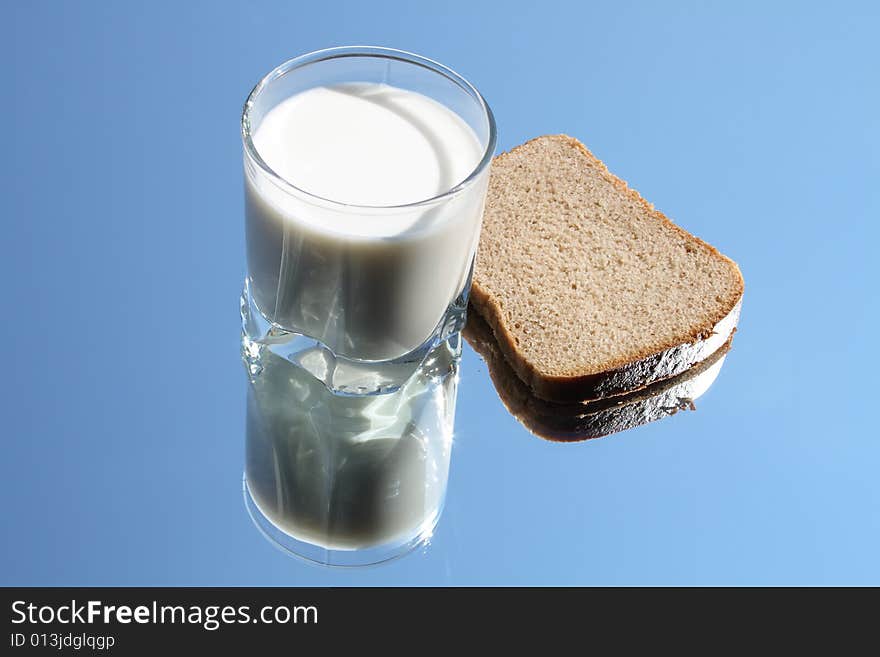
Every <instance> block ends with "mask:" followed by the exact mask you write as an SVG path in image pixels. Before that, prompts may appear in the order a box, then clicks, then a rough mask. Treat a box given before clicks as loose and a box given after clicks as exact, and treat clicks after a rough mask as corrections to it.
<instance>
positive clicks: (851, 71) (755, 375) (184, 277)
mask: <svg viewBox="0 0 880 657" xmlns="http://www.w3.org/2000/svg"><path fill="white" fill-rule="evenodd" d="M612 11H615V12H617V13H612ZM464 15H466V16H468V17H469V18H468V20H467V21H462V20H461V16H464ZM560 16H562V17H563V19H560ZM6 17H7V19H8V21H7V23H5V24H4V25H5V26H6V27H7V32H8V35H7V38H5V39H2V40H0V52H2V55H3V59H4V61H6V62H9V63H10V65H9V66H6V67H5V68H4V69H3V73H2V75H3V80H4V83H5V84H4V87H3V88H4V89H5V90H6V93H7V94H10V95H12V96H13V98H12V99H11V100H10V102H9V103H8V110H9V113H10V116H9V119H8V124H9V125H10V126H13V127H14V129H10V130H9V131H8V134H7V141H8V144H9V148H8V149H7V152H6V157H4V158H3V160H2V162H0V167H2V172H0V173H2V180H3V181H4V184H5V187H4V194H3V196H2V198H3V213H2V217H3V227H4V240H3V257H2V258H0V269H2V273H3V275H4V280H5V281H6V283H7V286H6V297H5V300H4V301H5V304H4V308H5V309H6V321H4V322H3V323H0V332H2V339H3V344H4V346H5V350H4V358H5V361H4V362H5V369H4V372H5V376H4V377H3V380H2V386H3V390H2V398H0V399H2V402H0V403H2V419H3V423H2V430H0V431H2V437H3V441H4V448H5V450H6V451H5V454H4V458H3V459H0V482H2V483H0V486H2V492H3V495H4V499H5V500H6V504H5V507H4V513H3V530H2V531H3V539H4V540H3V541H2V543H0V556H2V559H0V563H2V564H3V565H2V568H0V582H2V583H3V584H46V585H48V584H70V585H74V584H106V585H114V584H115V585H128V584H131V585H135V584H142V585H163V584H192V585H211V584H217V585H222V584H229V585H235V584H240V585H247V584H254V585H297V584H299V585H340V584H348V585H361V584H372V585H382V584H396V585H409V584H438V585H443V584H615V583H618V584H619V583H625V584H637V583H649V584H660V583H673V584H678V583H681V584H713V583H731V584H761V583H786V584H798V583H817V584H831V583H874V584H880V562H878V560H877V558H876V555H877V554H878V553H880V514H878V512H877V510H878V508H880V477H878V467H880V442H878V440H877V438H876V435H877V429H876V419H875V416H876V413H875V411H874V408H875V407H876V402H875V399H874V397H875V393H874V392H873V391H874V383H875V382H874V378H875V377H874V376H873V374H874V369H875V368H874V367H873V366H872V362H873V359H874V356H873V354H874V353H875V352H876V332H877V331H876V327H877V324H878V319H880V318H878V304H877V303H876V299H877V290H876V288H877V278H878V277H877V271H876V256H875V254H874V252H875V251H876V245H877V243H878V238H880V229H878V222H877V218H878V217H880V188H878V185H877V180H878V179H880V168H878V167H880V160H878V155H877V154H878V152H880V123H878V117H880V90H878V89H877V85H875V84H870V83H869V81H873V80H875V79H876V70H875V69H876V62H877V61H878V59H880V51H878V46H877V44H876V39H875V35H874V31H875V30H874V25H876V24H877V21H878V14H877V9H876V8H873V7H872V6H870V5H868V4H865V5H864V6H858V5H856V4H848V5H847V7H846V8H844V7H843V6H840V7H837V6H835V7H826V6H822V7H815V6H814V7H805V6H799V7H798V9H797V11H793V10H792V8H791V7H782V6H780V7H778V8H775V7H770V6H766V5H765V4H760V3H754V4H753V5H752V6H746V5H738V6H737V8H731V9H728V10H725V13H721V11H720V10H719V9H711V8H706V7H703V6H696V5H694V6H688V7H686V8H685V7H682V8H681V9H678V10H676V9H670V8H668V7H661V6H659V5H658V6H656V7H654V4H653V3H644V4H643V5H642V6H640V7H638V8H636V7H635V6H630V7H628V8H622V9H613V8H612V7H611V5H609V6H608V7H607V8H605V9H572V8H565V7H563V6H562V5H559V6H554V5H553V4H552V3H550V4H548V3H542V4H540V5H535V4H534V3H523V4H522V5H521V6H518V7H516V8H513V7H511V9H510V10H509V11H505V12H503V13H501V14H498V13H497V10H496V9H493V8H492V7H491V6H489V5H487V6H486V8H483V7H482V5H477V4H475V3H466V4H455V3H453V5H448V4H447V5H444V6H439V5H438V6H437V7H436V8H432V9H424V10H422V9H419V8H416V5H415V4H413V3H399V4H397V5H391V4H383V3H378V4H377V3H369V4H366V5H362V4H360V3H345V4H344V6H342V5H332V6H331V5H322V6H311V5H309V6H306V5H301V6H295V5H292V4H291V3H281V2H278V3H259V4H257V5H251V4H248V5H244V4H243V5H241V7H232V6H227V5H222V4H220V3H218V4H216V5H212V9H211V11H210V12H206V11H204V10H199V9H197V8H195V7H192V8H190V7H174V8H172V7H171V5H167V8H161V7H156V6H154V5H150V6H149V7H147V6H142V7H138V8H136V9H126V8H124V7H118V6H116V5H115V4H114V3H101V4H100V5H99V4H97V3H95V4H94V5H88V6H86V5H80V4H76V5H74V4H63V3H57V5H56V6H55V7H54V8H53V9H52V11H51V12H50V11H46V10H43V9H41V6H40V5H33V4H29V3H13V4H10V6H9V8H8V10H7V12H6ZM585 26H600V27H601V29H590V30H588V31H587V28H585ZM585 35H588V38H587V36H585ZM744 35H747V37H748V44H749V46H748V47H746V48H744V47H743V38H744ZM359 41H360V42H373V43H382V44H387V45H392V46H397V47H401V48H406V49H411V50H416V51H419V52H423V53H426V54H428V55H430V56H432V57H434V58H436V59H438V60H440V61H443V62H445V63H448V64H449V65H450V66H452V67H453V68H455V69H456V70H458V71H460V72H461V73H462V74H463V75H465V76H466V77H467V78H468V79H470V80H472V81H473V82H474V83H475V84H476V85H477V86H478V87H479V88H480V90H481V91H482V92H483V93H484V95H485V96H486V98H487V100H488V101H489V102H490V103H491V104H492V108H493V110H494V111H495V114H496V119H497V120H498V124H499V127H500V142H499V151H503V150H508V149H510V148H511V147H512V146H515V145H516V144H518V143H520V142H522V141H524V140H526V139H528V138H530V137H533V136H535V135H538V134H542V133H550V132H561V131H565V132H568V133H570V134H572V135H574V136H576V137H579V138H581V139H582V140H583V141H584V142H585V143H586V144H587V145H588V146H589V148H590V149H591V150H592V151H593V152H594V153H595V154H596V155H597V156H598V157H600V158H602V159H603V160H604V161H605V162H606V164H607V165H608V166H609V168H610V169H611V171H613V172H614V173H616V174H618V175H619V176H620V177H622V178H623V179H625V180H627V181H628V182H629V183H630V184H631V185H632V186H633V187H635V188H636V189H638V190H639V191H640V192H641V193H642V194H643V195H644V196H645V198H647V199H649V200H650V201H652V202H653V203H655V204H656V206H657V207H658V208H659V209H661V210H662V211H663V212H664V213H666V214H668V215H669V216H670V217H671V218H673V219H674V220H676V221H677V222H679V223H680V224H681V225H683V226H684V227H685V228H687V229H689V230H691V231H692V232H694V233H695V234H697V235H698V236H700V237H702V238H704V239H706V240H707V241H709V242H710V243H712V244H713V245H715V246H717V247H718V248H719V249H721V250H722V252H724V253H726V254H728V255H730V256H731V257H733V258H734V259H736V260H737V261H738V263H739V264H740V266H741V268H742V271H743V274H744V276H745V280H746V293H745V298H744V302H743V314H742V319H741V320H740V323H739V330H738V332H737V334H736V337H735V339H734V343H733V349H732V351H731V353H730V354H729V356H728V357H727V360H726V361H725V363H724V367H723V369H722V370H721V372H720V374H719V376H718V378H717V380H716V381H715V383H714V384H713V385H712V387H711V388H710V389H709V390H708V391H707V392H706V393H705V394H704V395H703V396H702V397H701V398H700V399H699V401H698V403H697V409H698V410H697V411H696V412H691V411H688V412H679V413H677V414H675V415H674V416H672V417H669V418H667V419H664V420H662V421H659V422H655V423H651V424H648V425H645V426H642V427H639V428H635V429H632V430H631V431H627V432H625V433H622V434H617V435H615V436H612V437H609V438H602V439H599V440H593V441H587V442H585V443H578V444H556V443H550V442H547V441H543V440H540V439H537V438H535V437H534V436H532V435H531V434H529V433H528V432H527V431H526V430H525V429H523V428H522V426H521V425H520V424H519V423H518V422H517V421H516V420H514V419H513V418H512V417H511V416H510V414H509V413H508V412H507V411H506V410H505V408H504V406H503V405H502V404H501V402H500V401H499V399H498V397H497V395H496V393H495V390H494V388H493V386H492V384H491V382H490V381H489V378H488V376H487V370H486V367H485V365H484V364H483V363H482V361H480V360H479V359H478V358H477V357H476V356H475V355H474V353H473V351H472V350H471V349H470V347H467V346H465V349H464V353H463V357H462V365H461V375H460V382H459V394H458V404H457V408H456V425H455V434H454V437H453V445H452V454H451V461H450V476H449V484H448V490H447V496H446V506H445V510H444V512H443V515H442V517H441V520H440V522H439V524H438V526H437V530H436V532H435V534H434V536H433V538H432V540H431V543H430V545H429V546H428V547H427V548H420V549H419V550H417V551H415V552H413V553H411V554H408V555H407V556H405V557H403V558H401V559H398V560H395V561H393V562H390V563H388V564H385V565H380V566H376V567H371V568H366V569H358V570H350V569H346V570H331V569H326V568H321V567H317V566H312V565H309V564H306V563H303V562H301V561H298V560H295V559H292V558H290V557H289V556H287V555H285V554H283V553H282V552H280V551H278V550H276V549H274V548H273V547H272V546H271V545H270V544H269V542H267V541H266V540H265V538H264V537H263V536H262V535H261V534H260V533H259V532H258V531H257V530H256V529H255V527H254V526H253V523H252V522H251V520H250V518H249V517H248V514H247V512H246V510H245V508H244V504H243V501H242V495H241V474H242V471H243V468H244V464H245V431H246V391H247V377H246V375H245V372H244V369H243V367H242V365H241V361H240V359H239V355H238V340H239V320H238V304H237V299H238V294H239V291H240V286H241V281H242V279H243V277H244V235H243V230H242V226H241V213H242V204H243V191H242V188H241V161H240V156H241V143H240V140H239V135H238V119H239V115H240V110H241V103H242V100H243V97H244V95H245V94H246V93H247V91H248V90H249V89H250V88H251V87H252V86H253V84H254V83H255V82H256V80H257V79H258V78H259V77H260V76H261V75H262V74H263V73H264V72H265V71H266V70H267V68H269V67H271V66H273V65H274V64H275V63H277V62H279V61H282V60H283V59H285V58H286V57H289V56H291V55H293V54H296V53H299V52H305V51H307V50H312V49H316V48H320V47H325V46H327V45H331V44H336V43H353V42H359ZM524 43H528V44H530V47H528V48H526V47H524V45H523V44H524ZM59 53H63V54H64V56H63V57H60V56H59Z"/></svg>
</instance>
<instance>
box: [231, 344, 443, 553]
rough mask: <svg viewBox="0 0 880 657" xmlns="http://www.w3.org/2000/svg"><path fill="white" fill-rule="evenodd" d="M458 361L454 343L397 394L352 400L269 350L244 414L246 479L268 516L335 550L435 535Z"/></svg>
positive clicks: (289, 531)
mask: <svg viewBox="0 0 880 657" xmlns="http://www.w3.org/2000/svg"><path fill="white" fill-rule="evenodd" d="M459 355H460V342H459V341H458V338H453V339H452V340H451V341H450V342H449V343H443V344H441V346H440V347H438V348H436V349H435V350H434V352H433V353H432V354H431V356H429V358H428V360H427V361H426V363H425V364H424V365H423V366H422V368H420V369H419V370H418V371H417V372H416V374H415V375H414V376H413V377H412V378H411V379H410V380H409V381H408V382H407V383H406V384H405V385H404V386H403V387H402V388H401V389H400V390H399V391H397V392H395V393H392V394H387V395H377V396H371V397H347V396H340V395H334V394H333V393H331V392H329V391H328V390H327V388H326V387H324V385H323V384H321V383H320V382H319V381H317V380H316V379H315V378H314V377H313V376H311V375H310V374H308V373H306V372H305V371H304V370H302V369H300V368H298V367H297V366H296V365H293V364H292V363H290V362H288V361H286V360H284V359H283V358H280V357H278V356H276V355H274V354H272V353H271V352H268V353H267V354H266V356H265V358H264V360H263V368H262V371H260V372H259V373H258V374H256V375H252V376H251V385H250V387H249V392H248V413H247V463H246V470H245V476H246V480H247V486H248V490H249V492H250V494H251V496H252V498H253V500H254V502H255V503H256V505H257V507H258V508H259V510H260V511H261V512H262V514H263V515H264V516H266V517H267V518H268V520H269V521H271V522H272V524H274V525H275V526H276V527H277V528H279V529H280V530H282V531H283V532H284V533H286V534H288V535H290V536H293V537H294V538H296V539H298V540H300V541H304V542H306V543H310V544H313V545H317V546H319V547H322V548H326V549H333V550H352V549H364V548H371V547H376V546H383V545H389V544H397V543H406V542H408V541H410V540H412V539H414V538H416V537H418V536H419V535H421V534H423V533H424V532H425V531H430V530H431V529H432V527H433V523H434V522H435V521H436V519H437V517H438V514H439V513H440V509H441V507H442V504H443V499H444V496H445V493H446V481H447V477H448V474H449V456H450V450H451V447H452V427H453V421H454V415H455V396H456V388H457V380H458V356H459Z"/></svg>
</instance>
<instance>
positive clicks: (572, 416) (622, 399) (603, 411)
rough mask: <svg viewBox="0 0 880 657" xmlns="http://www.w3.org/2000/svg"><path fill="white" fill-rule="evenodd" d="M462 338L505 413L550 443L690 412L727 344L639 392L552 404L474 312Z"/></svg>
mask: <svg viewBox="0 0 880 657" xmlns="http://www.w3.org/2000/svg"><path fill="white" fill-rule="evenodd" d="M464 336H465V338H466V339H467V341H468V343H469V344H470V345H471V346H472V347H473V348H474V351H476V352H477V354H479V355H480V357H482V359H483V360H484V361H485V362H486V365H487V367H488V368H489V376H490V378H491V379H492V383H493V384H494V385H495V390H496V391H497V392H498V397H499V398H500V399H501V402H502V403H503V404H504V406H505V408H507V410H508V411H509V412H510V414H511V415H513V416H514V417H515V418H516V419H517V420H518V421H519V422H520V424H522V425H523V426H524V427H525V428H526V429H528V430H529V431H531V432H532V433H533V434H535V435H536V436H538V437H540V438H544V439H545V440H551V441H554V442H577V441H582V440H588V439H591V438H601V437H602V436H608V435H610V434H613V433H617V432H619V431H625V430H627V429H632V428H634V427H637V426H641V425H643V424H647V423H649V422H654V421H656V420H660V419H662V418H665V417H669V416H671V415H675V414H677V413H678V411H686V410H696V406H695V405H694V401H695V400H696V399H698V398H699V397H700V396H701V395H703V393H705V392H706V391H707V390H708V389H709V387H710V386H711V385H712V384H713V383H714V382H715V379H716V378H717V376H718V374H719V372H720V371H721V366H722V365H723V363H724V359H725V357H726V356H727V352H728V350H729V349H730V343H731V340H732V338H731V340H728V341H727V342H726V343H725V344H723V345H722V346H721V348H719V349H717V350H716V351H715V353H713V354H712V355H711V356H709V357H708V358H706V359H705V360H703V361H702V362H700V363H697V364H696V365H694V366H693V367H691V368H690V369H688V370H686V371H684V372H682V373H681V374H678V375H676V376H673V377H670V378H668V379H664V380H663V381H657V382H655V383H652V384H651V385H649V386H647V387H645V388H642V389H641V390H637V391H635V392H631V393H629V394H625V395H618V396H615V397H606V398H604V399H597V400H592V401H585V402H561V403H558V402H550V401H546V400H544V399H540V398H538V397H536V396H535V395H534V394H533V393H532V391H531V389H530V388H529V387H528V386H527V385H526V384H525V383H523V382H522V379H520V378H519V376H517V374H516V373H515V372H514V371H513V369H512V368H511V367H510V365H509V363H508V361H507V359H506V358H505V357H504V355H503V354H502V353H501V349H500V348H499V345H498V342H497V341H496V340H495V336H494V334H493V333H492V329H491V328H489V325H488V324H486V322H484V321H483V319H482V318H481V317H480V316H479V314H478V313H471V314H469V315H468V323H467V326H466V327H465V329H464Z"/></svg>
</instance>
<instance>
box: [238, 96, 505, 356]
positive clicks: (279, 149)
mask: <svg viewBox="0 0 880 657" xmlns="http://www.w3.org/2000/svg"><path fill="white" fill-rule="evenodd" d="M253 143H254V146H255V148H256V151H257V153H258V154H259V155H260V157H261V158H262V159H263V160H264V162H265V163H266V164H267V165H268V167H269V168H271V169H272V170H273V171H274V172H275V174H277V175H278V176H279V177H280V178H282V179H283V180H284V181H286V182H287V183H289V184H290V185H293V186H294V187H296V188H298V189H299V190H303V191H305V192H308V194H302V193H297V191H296V190H291V189H287V188H284V185H283V184H282V185H279V184H278V183H277V181H274V180H273V179H272V178H271V176H267V175H266V174H265V173H264V172H262V171H261V170H259V168H257V167H254V166H248V164H247V162H246V167H245V170H246V176H245V187H246V229H247V248H248V269H249V276H250V282H251V290H252V293H253V295H254V298H255V301H256V303H257V305H258V307H259V309H260V311H261V312H262V314H263V315H265V316H266V318H267V319H268V320H269V321H271V322H274V323H275V324H277V325H279V326H281V327H283V328H285V329H288V330H291V331H295V332H297V333H302V334H304V335H307V336H309V337H312V338H316V339H318V340H320V341H322V342H323V343H324V344H326V345H327V346H329V347H330V348H331V349H333V351H334V352H336V353H337V354H339V355H344V356H348V357H352V358H356V359H361V360H387V359H391V358H396V357H399V356H401V355H403V354H405V353H407V352H409V351H411V350H412V349H414V348H416V347H418V346H419V345H421V344H422V343H423V342H424V341H425V340H426V339H427V338H428V337H429V336H430V335H431V333H432V332H433V330H434V328H435V327H436V326H437V323H438V322H439V321H440V319H441V318H442V317H443V314H444V312H445V310H446V308H447V307H448V305H449V303H450V302H451V301H452V300H453V299H454V298H455V297H456V296H457V295H458V293H459V292H460V291H461V290H462V288H463V286H464V284H465V282H466V277H467V274H468V270H469V267H470V264H471V261H472V258H473V254H474V250H475V248H476V240H477V237H478V235H479V228H480V221H481V218H482V210H483V201H484V198H485V189H486V183H487V180H488V169H486V170H485V171H483V173H482V175H481V176H480V179H479V180H476V181H475V183H474V184H473V185H470V186H468V187H467V188H465V189H464V190H461V191H459V192H458V193H456V194H454V195H452V196H451V197H448V198H446V199H444V200H443V201H441V202H439V203H438V202H434V203H427V204H419V205H415V206H413V205H408V204H413V203H418V202H419V201H425V200H428V199H431V198H433V197H435V196H437V195H439V194H443V193H445V192H447V191H449V190H450V189H452V188H453V187H455V186H456V185H458V183H460V182H462V181H463V180H464V179H465V178H467V177H468V176H469V175H470V174H471V172H473V171H474V169H475V168H476V167H477V165H478V164H479V161H480V159H481V158H482V155H483V151H482V147H481V144H480V142H479V140H478V139H477V136H476V135H475V133H474V132H473V130H472V129H471V128H470V127H469V126H468V125H467V124H466V123H465V122H464V121H463V120H462V119H461V118H460V117H459V116H458V115H457V114H456V113H455V112H453V111H452V110H450V109H448V108H447V107H445V106H443V105H441V104H440V103H438V102H436V101H434V100H432V99H430V98H428V97H426V96H423V95H421V94H418V93H415V92H412V91H406V90H403V89H398V88H395V87H391V86H388V85H382V84H372V83H369V84H368V83H357V84H344V85H337V86H331V87H317V88H313V89H309V90H307V91H304V92H302V93H299V94H297V95H294V96H292V97H290V98H288V99H286V100H284V101H283V102H281V103H280V104H278V105H277V106H275V107H274V108H272V109H271V110H269V112H268V113H267V114H266V115H265V117H264V118H263V120H262V121H261V122H260V123H259V125H257V126H256V127H255V132H254V134H253ZM310 195H313V196H316V197H321V198H322V199H329V200H331V201H334V202H336V203H326V202H323V201H321V200H320V199H316V198H313V196H310ZM338 204H345V205H338ZM390 206H396V207H390ZM400 206H404V207H400Z"/></svg>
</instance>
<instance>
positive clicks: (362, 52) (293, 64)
mask: <svg viewBox="0 0 880 657" xmlns="http://www.w3.org/2000/svg"><path fill="white" fill-rule="evenodd" d="M345 57H376V58H380V59H392V60H396V61H401V62H406V63H407V64H414V65H416V66H421V67H422V68H426V69H428V70H430V71H432V72H434V73H437V74H439V75H442V76H444V77H446V78H447V79H449V80H450V81H451V82H453V83H455V84H457V85H458V86H459V87H462V88H463V89H464V90H465V91H466V92H467V93H468V94H469V95H470V96H471V97H473V98H474V100H476V101H477V103H478V104H479V106H480V108H481V109H482V111H483V115H484V116H485V118H486V122H487V124H488V130H489V134H488V139H487V140H486V146H485V149H484V151H483V156H482V157H481V158H480V161H479V162H478V163H477V164H476V166H475V167H474V169H473V170H472V171H471V172H470V173H469V174H468V175H467V177H465V179H464V180H462V181H461V182H458V183H456V184H455V185H453V186H452V187H451V188H450V189H448V190H446V191H444V192H441V193H439V194H437V195H435V196H432V197H430V198H426V199H422V200H419V201H413V202H410V203H403V204H395V205H365V204H358V203H344V202H342V201H337V200H334V199H332V198H327V197H325V196H320V195H319V194H313V193H312V192H309V191H307V190H305V189H302V188H301V187H298V186H296V185H295V184H294V183H292V182H291V181H289V180H287V179H286V178H284V177H283V176H280V175H279V174H277V173H276V172H275V171H274V170H273V169H272V167H270V166H269V165H268V164H267V163H266V161H265V160H263V158H262V157H261V156H260V154H259V152H258V151H257V148H256V146H255V145H254V142H253V139H252V135H251V125H250V112H251V109H252V108H253V105H254V103H255V102H256V99H257V97H258V96H259V95H260V94H261V93H262V92H263V90H264V89H265V88H266V87H267V86H268V85H269V84H271V83H272V82H274V81H275V80H277V79H279V78H281V77H282V76H284V75H286V74H287V73H289V72H290V71H293V70H295V69H297V68H300V67H302V66H305V65H307V64H314V63H316V62H322V61H326V60H330V59H340V58H345ZM497 138H498V135H497V128H496V125H495V116H494V115H493V114H492V110H491V109H490V107H489V104H488V103H487V102H486V99H485V98H483V95H482V94H481V93H480V92H479V90H478V89H477V88H476V87H475V86H474V85H473V84H471V83H470V82H468V80H467V79H465V78H464V77H462V76H461V75H459V74H458V73H456V72H455V71H453V70H452V69H451V68H449V67H448V66H444V65H443V64H441V63H440V62H437V61H435V60H433V59H429V58H427V57H423V56H422V55H417V54H416V53H412V52H407V51H406V50H397V49H396V48H386V47H383V46H337V47H334V48H325V49H323V50H315V51H312V52H309V53H306V54H304V55H300V56H298V57H294V58H293V59H289V60H287V61H286V62H284V63H282V64H279V65H278V66H276V67H275V68H273V69H272V70H271V71H269V72H268V73H267V74H266V75H264V76H263V77H262V78H261V79H260V81H259V82H257V84H256V85H255V86H254V88H253V89H252V90H251V92H250V93H249V94H248V97H247V100H246V101H245V103H244V108H243V109H242V112H241V139H242V142H243V144H244V149H245V153H246V154H247V156H248V157H249V158H250V159H251V160H252V161H253V162H254V163H255V164H256V165H257V166H258V167H259V168H260V170H261V171H262V172H263V173H264V174H266V175H267V176H268V177H269V178H270V179H271V180H272V181H273V182H274V183H275V184H276V185H278V186H279V187H281V188H282V189H285V190H288V191H290V192H293V193H295V194H301V195H303V196H305V197H307V198H308V199H311V200H314V201H317V202H318V203H320V204H322V205H323V204H329V205H330V206H335V207H339V208H348V209H363V210H399V209H405V208H416V207H419V206H424V205H433V204H436V203H438V202H440V201H442V200H444V199H446V198H449V197H452V196H455V195H456V194H458V192H460V191H461V190H463V189H465V188H466V187H469V186H470V184H471V183H472V182H473V181H474V180H475V179H476V178H477V177H478V176H479V175H480V174H481V173H482V172H483V171H484V170H485V169H486V167H488V166H489V163H490V162H491V161H492V158H493V156H494V155H495V146H496V142H497Z"/></svg>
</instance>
